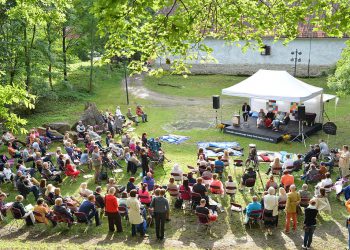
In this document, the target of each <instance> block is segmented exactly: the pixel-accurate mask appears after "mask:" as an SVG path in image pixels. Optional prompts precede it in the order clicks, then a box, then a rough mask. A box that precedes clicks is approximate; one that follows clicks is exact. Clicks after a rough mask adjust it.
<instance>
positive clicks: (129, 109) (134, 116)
mask: <svg viewBox="0 0 350 250" xmlns="http://www.w3.org/2000/svg"><path fill="white" fill-rule="evenodd" d="M126 117H128V119H129V120H131V121H133V122H135V124H136V126H137V125H138V124H139V122H138V120H137V116H136V115H133V114H132V113H131V108H128V112H127V113H126Z"/></svg>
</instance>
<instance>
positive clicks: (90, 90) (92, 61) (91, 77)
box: [89, 19, 95, 93]
mask: <svg viewBox="0 0 350 250" xmlns="http://www.w3.org/2000/svg"><path fill="white" fill-rule="evenodd" d="M92 27H94V26H93V19H92V20H91V34H90V35H91V38H90V81H89V93H91V92H92V79H93V71H94V50H95V41H94V36H95V33H94V29H93V28H92Z"/></svg>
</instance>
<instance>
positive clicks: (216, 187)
mask: <svg viewBox="0 0 350 250" xmlns="http://www.w3.org/2000/svg"><path fill="white" fill-rule="evenodd" d="M210 189H211V191H212V193H214V194H219V193H221V188H220V187H219V186H213V185H210Z"/></svg>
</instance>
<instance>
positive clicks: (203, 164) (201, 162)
mask: <svg viewBox="0 0 350 250" xmlns="http://www.w3.org/2000/svg"><path fill="white" fill-rule="evenodd" d="M197 165H198V171H199V173H200V174H201V175H202V174H203V172H204V171H205V170H206V169H207V167H208V165H209V164H208V162H207V161H206V160H205V159H204V156H203V155H199V158H198V161H197Z"/></svg>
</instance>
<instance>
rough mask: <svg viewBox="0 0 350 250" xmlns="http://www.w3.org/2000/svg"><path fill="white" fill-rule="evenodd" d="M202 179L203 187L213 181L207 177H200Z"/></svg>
mask: <svg viewBox="0 0 350 250" xmlns="http://www.w3.org/2000/svg"><path fill="white" fill-rule="evenodd" d="M202 178H203V182H204V184H205V185H209V184H210V183H211V181H212V180H213V178H211V177H208V176H202Z"/></svg>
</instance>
